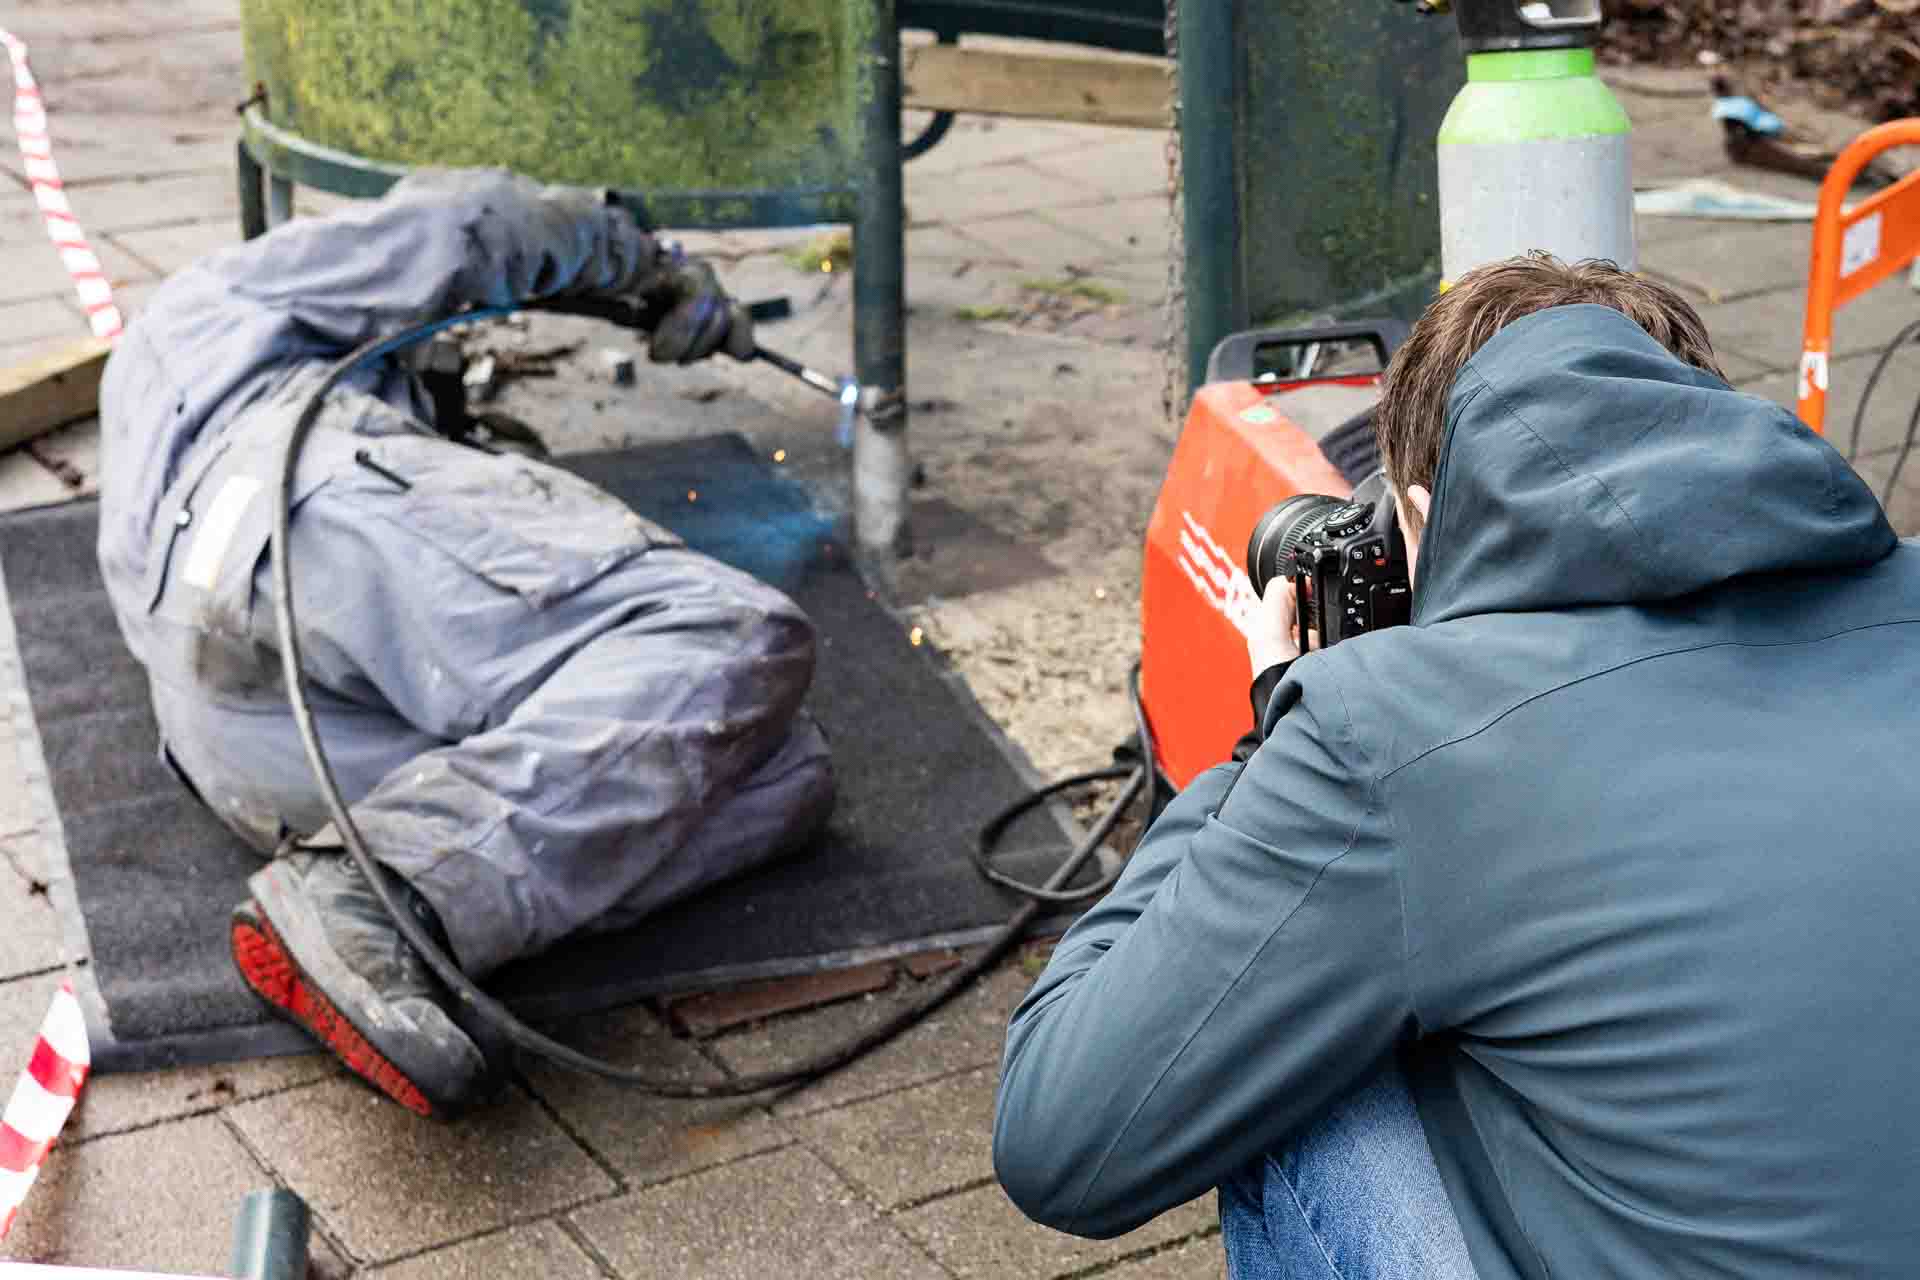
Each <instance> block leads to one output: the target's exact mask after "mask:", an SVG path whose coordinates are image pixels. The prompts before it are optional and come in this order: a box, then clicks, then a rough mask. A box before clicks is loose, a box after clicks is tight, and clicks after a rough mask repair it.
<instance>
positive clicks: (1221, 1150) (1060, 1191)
mask: <svg viewBox="0 0 1920 1280" xmlns="http://www.w3.org/2000/svg"><path fill="white" fill-rule="evenodd" d="M1308 665H1309V672H1306V673H1302V674H1307V675H1308V676H1309V680H1308V683H1307V684H1306V685H1303V684H1302V683H1301V682H1300V680H1299V679H1298V678H1296V677H1292V676H1290V677H1289V678H1288V679H1287V680H1286V681H1285V682H1284V683H1283V684H1282V685H1281V688H1280V690H1279V692H1278V693H1277V694H1276V695H1275V697H1274V699H1273V701H1272V703H1271V704H1270V706H1269V709H1268V713H1267V724H1268V726H1269V730H1268V735H1267V739H1266V741H1265V743H1264V744H1263V745H1262V746H1261V747H1260V748H1259V750H1257V751H1256V752H1255V753H1254V755H1253V757H1252V759H1251V760H1250V761H1249V762H1248V763H1247V764H1246V765H1244V766H1242V767H1240V768H1239V769H1236V768H1234V767H1233V766H1223V767H1221V768H1217V769H1214V770H1212V771H1210V772H1209V773H1207V774H1204V775H1202V776H1201V777H1200V778H1198V779H1196V780H1195V781H1194V782H1193V783H1192V784H1191V785H1190V786H1189V787H1188V788H1187V789H1186V791H1184V792H1183V793H1182V794H1181V795H1180V796H1179V797H1178V798H1177V799H1176V800H1175V801H1174V802H1173V803H1172V804H1171V805H1169V806H1168V808H1167V810H1166V812H1165V813H1164V814H1163V815H1162V816H1161V818H1160V820H1159V821H1158V822H1157V823H1156V824H1155V825H1154V827H1153V829H1152V830H1151V831H1149V832H1148V833H1147V836H1146V838H1145V839H1144V840H1143V841H1142V843H1141V846H1140V848H1139V849H1138V851H1137V852H1135V854H1134V856H1133V859H1132V862H1131V863H1130V864H1129V866H1128V868H1127V871H1126V873H1125V875H1123V876H1122V877H1121V879H1120V882H1119V883H1118V884H1117V885H1115V886H1114V889H1113V891H1112V892H1111V893H1109V894H1108V895H1107V897H1106V898H1105V899H1104V900H1102V901H1101V902H1100V903H1099V904H1098V905H1097V906H1095V907H1094V908H1093V909H1092V910H1091V911H1089V912H1088V913H1087V914H1086V915H1085V916H1084V917H1083V918H1082V919H1081V920H1080V921H1079V922H1078V923H1077V924H1075V925H1074V927H1073V928H1072V929H1071V930H1070V931H1069V932H1068V933H1067V935H1066V937H1065V938H1063V939H1062V940H1061V942H1060V945H1059V946H1058V947H1057V948H1056V949H1055V951H1054V954H1053V959H1052V961H1051V963H1049V964H1048V966H1047V968H1046V970H1045V972H1043V973H1042V974H1041V976H1040V980H1039V982H1038V983H1036V984H1035V986H1034V988H1033V990H1032V991H1031V992H1030V993H1029V994H1028V995H1027V997H1026V999H1025V1001H1023V1002H1022V1003H1021V1005H1020V1007H1019V1009H1018V1010H1016V1011H1015V1013H1014V1015H1013V1021H1012V1026H1011V1027H1010V1029H1009V1031H1008V1037H1007V1048H1006V1055H1005V1060H1004V1063H1003V1067H1002V1076H1001V1085H1000V1097H999V1109H998V1114H997V1116H996V1119H995V1126H994V1164H995V1168H996V1171H997V1172H998V1174H999V1177H1000V1181H1001V1184H1002V1186H1004V1187H1005V1188H1006V1191H1007V1194H1008V1195H1009V1196H1011V1197H1012V1198H1013V1200H1014V1202H1015V1203H1016V1204H1018V1205H1019V1206H1020V1208H1021V1209H1023V1210H1024V1211H1026V1213H1027V1214H1028V1215H1029V1216H1030V1217H1033V1218H1034V1219H1036V1220H1038V1221H1040V1222H1043V1223H1046V1224H1047V1225H1049V1226H1052V1227H1056V1228H1058V1229H1060V1230H1063V1231H1069V1232H1072V1233H1074V1234H1076V1235H1086V1236H1098V1237H1105V1236H1112V1235H1118V1234H1120V1233H1122V1232H1124V1231H1128V1230H1131V1229H1132V1228H1134V1227H1136V1226H1138V1225H1140V1224H1141V1223H1143V1222H1145V1221H1147V1220H1148V1219H1150V1218H1152V1217H1154V1216H1155V1215H1156V1214H1159V1213H1162V1212H1164V1211H1165V1210H1167V1209H1170V1208H1173V1207H1174V1206H1176V1205H1179V1204H1182V1203H1184V1202H1185V1201H1187V1200H1189V1199H1192V1198H1193V1197H1194V1196H1196V1195H1199V1194H1201V1193H1202V1192H1204V1191H1207V1190H1208V1189H1210V1188H1212V1187H1214V1186H1216V1185H1218V1184H1219V1183H1220V1181H1221V1180H1222V1179H1223V1178H1224V1177H1226V1176H1227V1175H1228V1174H1230V1173H1232V1172H1233V1171H1235V1170H1236V1169H1238V1168H1240V1167H1241V1166H1243V1165H1245V1164H1246V1163H1247V1162H1248V1161H1249V1160H1252V1159H1253V1158H1255V1157H1257V1156H1259V1155H1260V1154H1262V1153H1263V1152H1266V1151H1269V1150H1272V1149H1274V1148H1275V1147H1277V1146H1279V1145H1281V1144H1282V1143H1283V1142H1284V1141H1285V1140H1286V1138H1287V1137H1288V1136H1289V1134H1291V1133H1292V1132H1294V1131H1296V1130H1297V1129H1299V1128H1300V1127H1301V1126H1303V1125H1304V1124H1305V1123H1306V1122H1308V1121H1309V1120H1311V1119H1312V1118H1313V1117H1314V1115H1315V1114H1316V1113H1317V1112H1318V1111H1319V1110H1320V1109H1321V1108H1322V1107H1323V1106H1325V1105H1326V1104H1328V1103H1329V1102H1332V1101H1334V1100H1335V1099H1336V1098H1337V1097H1338V1096H1339V1095H1340V1094H1341V1093H1343V1092H1344V1091H1346V1090H1347V1089H1349V1088H1351V1087H1352V1086H1354V1085H1356V1084H1358V1083H1360V1082H1361V1081H1362V1080H1363V1079H1364V1078H1365V1077H1366V1076H1367V1074H1368V1073H1370V1072H1371V1071H1372V1070H1373V1069H1374V1068H1375V1067H1376V1066H1377V1065H1378V1064H1379V1063H1380V1061H1381V1060H1382V1058H1383V1057H1384V1056H1385V1055H1386V1054H1387V1053H1388V1051H1389V1050H1390V1049H1392V1048H1393V1047H1394V1045H1395V1044H1396V1043H1397V1042H1399V1041H1400V1040H1402V1039H1403V1038H1405V1037H1407V1036H1409V1035H1410V1034H1411V1033H1412V1031H1413V1014H1412V1011H1411V1007H1410V1000H1409V996H1408V989H1407V984H1406V978H1405V964H1404V959H1403V942H1402V929H1401V908H1400V888H1399V877H1398V875H1397V873H1396V869H1395V868H1396V863H1395V857H1394V851H1393V847H1392V843H1391V839H1390V836H1389V832H1388V827H1387V824H1386V823H1385V822H1384V821H1383V820H1382V818H1381V816H1380V814H1379V812H1378V810H1377V808H1376V801H1377V797H1376V796H1375V795H1374V792H1373V784H1372V778H1371V775H1370V771H1369V769H1368V768H1367V767H1366V762H1365V758H1364V755H1363V753H1362V751H1361V748H1360V745H1359V744H1358V743H1357V742H1356V741H1355V736H1354V730H1353V726H1352V724H1351V723H1350V721H1349V719H1348V717H1347V713H1346V708H1345V704H1344V702H1343V700H1342V699H1341V697H1340V695H1339V691H1338V689H1337V688H1336V687H1334V686H1333V685H1332V684H1331V683H1330V681H1329V680H1327V679H1313V678H1312V677H1313V676H1314V675H1321V676H1328V675H1330V674H1331V673H1328V672H1325V671H1324V669H1323V668H1322V669H1320V670H1314V668H1319V667H1320V664H1308Z"/></svg>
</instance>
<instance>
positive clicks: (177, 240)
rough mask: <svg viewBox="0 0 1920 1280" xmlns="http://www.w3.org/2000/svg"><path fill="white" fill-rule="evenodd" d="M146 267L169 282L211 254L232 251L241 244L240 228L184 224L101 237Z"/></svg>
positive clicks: (221, 221) (223, 223) (227, 222)
mask: <svg viewBox="0 0 1920 1280" xmlns="http://www.w3.org/2000/svg"><path fill="white" fill-rule="evenodd" d="M101 238H102V239H103V240H106V241H107V242H108V243H110V244H113V245H115V246H116V247H118V248H119V249H121V250H123V251H125V252H126V253H127V254H128V255H130V256H131V257H133V258H134V259H135V260H137V261H139V262H140V263H141V264H143V265H144V266H145V267H146V268H147V270H148V271H149V273H151V274H152V275H153V276H154V277H155V278H157V279H165V278H166V277H168V276H170V275H172V274H173V273H174V272H176V271H178V270H180V269H181V268H183V267H187V266H191V265H192V264H193V263H195V262H198V261H199V260H200V259H201V258H204V257H205V256H207V255H208V254H210V253H214V252H216V251H218V250H220V249H230V248H232V247H233V246H234V245H237V244H239V243H240V242H241V241H240V225H239V223H238V222H237V221H235V220H233V219H229V218H216V219H214V220H212V221H210V222H184V223H181V224H180V225H178V226H172V227H153V228H151V229H149V230H146V231H118V232H114V233H112V234H110V235H104V236H102V237H101Z"/></svg>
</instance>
